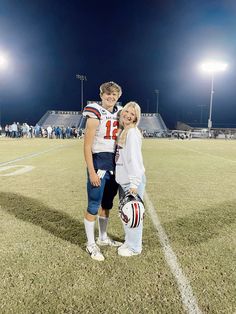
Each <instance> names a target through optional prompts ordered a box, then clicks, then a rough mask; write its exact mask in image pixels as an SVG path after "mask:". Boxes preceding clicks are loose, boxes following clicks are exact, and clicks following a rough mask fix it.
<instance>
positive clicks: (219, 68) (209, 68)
mask: <svg viewBox="0 0 236 314" xmlns="http://www.w3.org/2000/svg"><path fill="white" fill-rule="evenodd" d="M227 66H228V65H227V64H226V63H222V62H216V61H210V62H205V63H203V64H202V65H201V69H202V70H203V71H204V72H207V73H209V74H210V75H211V95H210V106H209V118H208V125H207V126H208V134H209V137H211V128H212V104H213V95H214V75H215V73H217V72H223V71H225V70H226V68H227Z"/></svg>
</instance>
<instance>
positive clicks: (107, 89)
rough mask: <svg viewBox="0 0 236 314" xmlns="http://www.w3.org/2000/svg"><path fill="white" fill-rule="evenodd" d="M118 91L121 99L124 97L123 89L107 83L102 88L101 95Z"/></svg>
mask: <svg viewBox="0 0 236 314" xmlns="http://www.w3.org/2000/svg"><path fill="white" fill-rule="evenodd" d="M113 91H116V92H117V93H118V95H119V97H120V96H121V95H122V88H121V87H120V85H118V84H117V83H115V82H112V81H111V82H106V83H103V84H102V85H101V86H100V95H102V94H104V93H111V92H113Z"/></svg>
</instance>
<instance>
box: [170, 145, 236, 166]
mask: <svg viewBox="0 0 236 314" xmlns="http://www.w3.org/2000/svg"><path fill="white" fill-rule="evenodd" d="M174 144H175V146H177V147H178V148H180V149H183V150H187V151H190V152H193V153H197V154H200V155H206V156H209V157H214V158H218V159H223V160H226V161H230V162H236V160H232V159H229V158H225V157H221V156H218V155H213V154H209V153H205V152H200V151H198V150H195V149H192V148H186V147H181V146H179V145H177V144H176V143H174Z"/></svg>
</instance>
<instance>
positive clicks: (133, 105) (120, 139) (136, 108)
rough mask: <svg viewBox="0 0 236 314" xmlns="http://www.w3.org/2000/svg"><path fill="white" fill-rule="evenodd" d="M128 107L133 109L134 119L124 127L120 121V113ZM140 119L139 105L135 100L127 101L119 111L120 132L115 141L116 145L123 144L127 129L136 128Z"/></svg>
mask: <svg viewBox="0 0 236 314" xmlns="http://www.w3.org/2000/svg"><path fill="white" fill-rule="evenodd" d="M130 107H131V108H133V109H134V111H135V116H136V119H135V121H134V122H133V123H132V124H130V125H129V126H128V127H126V128H125V127H124V124H123V121H122V113H123V112H124V111H125V110H127V109H128V108H130ZM140 119H141V108H140V106H139V105H138V104H137V103H136V102H135V101H130V102H128V103H127V104H126V105H125V106H124V108H123V109H122V110H121V112H120V121H119V125H120V129H121V132H120V134H119V136H118V141H117V142H118V145H120V146H123V145H124V144H125V142H126V138H127V133H128V131H129V129H130V128H136V127H137V126H138V124H139V122H140ZM140 135H141V133H140Z"/></svg>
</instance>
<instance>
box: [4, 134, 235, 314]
mask: <svg viewBox="0 0 236 314" xmlns="http://www.w3.org/2000/svg"><path fill="white" fill-rule="evenodd" d="M82 145H83V142H82V140H65V141H62V140H47V139H45V140H44V139H33V140H30V139H26V140H19V141H18V140H11V139H10V140H5V139H4V140H2V139H1V140H0V146H1V152H0V162H6V161H8V160H13V159H16V158H17V157H20V156H26V155H29V154H32V153H36V152H41V151H46V150H48V149H51V150H50V151H48V152H45V153H43V154H41V155H38V156H36V157H32V158H28V159H25V160H21V161H18V162H15V163H12V164H11V165H31V166H34V167H35V168H34V169H33V170H32V171H31V172H28V173H25V174H22V175H18V176H1V181H0V205H1V209H0V216H1V225H0V242H1V250H0V267H1V270H2V272H1V283H2V285H1V287H0V298H1V304H0V311H1V313H183V312H184V309H183V305H182V301H181V297H180V293H179V290H178V286H177V283H176V282H175V279H174V277H173V275H172V273H171V272H170V269H169V268H168V265H167V263H166V261H165V258H164V254H163V251H162V248H161V245H160V243H159V240H158V235H157V231H156V230H155V228H154V226H153V223H152V221H151V219H150V217H149V214H148V211H147V214H146V219H145V226H144V237H143V243H144V248H143V253H142V255H140V256H137V257H132V258H122V257H119V256H118V255H117V252H116V249H115V248H102V251H103V253H104V255H105V258H106V259H105V261H104V262H103V263H99V262H96V261H93V260H91V259H90V257H89V256H88V255H87V253H86V252H85V241H86V240H85V234H84V227H83V211H84V209H85V208H86V203H87V196H86V189H85V182H86V173H85V164H84V161H83V152H82ZM143 153H144V161H145V166H146V173H147V193H148V195H149V197H150V199H151V201H152V203H153V204H154V206H155V209H156V211H157V213H158V216H159V218H160V221H161V223H162V226H163V227H164V229H165V231H166V233H167V234H168V237H169V240H170V244H171V246H172V248H173V250H174V252H175V254H176V255H177V258H178V261H179V264H180V265H181V267H182V269H183V271H184V273H185V274H186V276H187V277H188V279H189V281H190V284H191V287H192V289H193V292H194V295H195V297H196V299H197V301H198V305H199V307H200V309H201V310H202V311H203V312H204V313H234V312H235V310H236V304H235V303H236V302H235V295H236V290H235V286H236V278H235V257H236V256H235V244H236V243H235V242H236V241H235V239H236V229H235V225H236V222H235V219H236V197H235V188H236V180H235V174H236V159H235V156H236V142H234V141H220V140H218V141H214V140H211V141H209V140H203V141H201V140H192V141H178V140H144V143H143ZM0 166H1V165H0ZM11 171H13V170H12V169H9V170H5V171H3V172H0V175H1V174H6V173H7V172H11ZM116 203H117V200H116ZM109 234H110V235H111V236H112V237H114V238H116V239H117V240H123V231H122V227H121V223H120V221H119V218H118V214H117V204H116V206H114V209H113V211H112V213H111V221H110V225H109Z"/></svg>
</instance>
